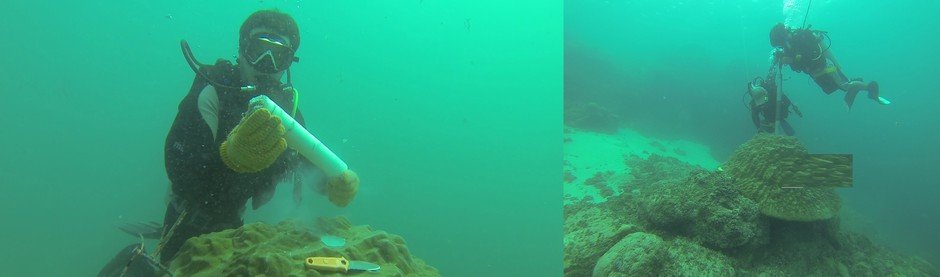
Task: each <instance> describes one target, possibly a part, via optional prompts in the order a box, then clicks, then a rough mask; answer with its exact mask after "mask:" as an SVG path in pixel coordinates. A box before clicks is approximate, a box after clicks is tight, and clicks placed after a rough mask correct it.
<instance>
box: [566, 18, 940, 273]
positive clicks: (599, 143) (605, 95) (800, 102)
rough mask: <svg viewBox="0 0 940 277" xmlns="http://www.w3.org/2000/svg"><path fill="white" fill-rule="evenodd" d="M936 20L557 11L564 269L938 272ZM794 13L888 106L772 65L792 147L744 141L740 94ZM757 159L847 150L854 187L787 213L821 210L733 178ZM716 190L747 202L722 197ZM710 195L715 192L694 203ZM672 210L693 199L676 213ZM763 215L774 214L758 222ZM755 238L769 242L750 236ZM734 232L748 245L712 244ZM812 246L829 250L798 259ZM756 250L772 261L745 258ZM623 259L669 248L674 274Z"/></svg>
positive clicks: (751, 129)
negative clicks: (784, 204)
mask: <svg viewBox="0 0 940 277" xmlns="http://www.w3.org/2000/svg"><path fill="white" fill-rule="evenodd" d="M937 10H940V4H938V3H937V2H936V1H843V0H828V1H824V0H816V1H808V0H784V1H781V0H753V1H750V0H749V1H732V0H727V1H652V0H623V1H617V0H597V1H595V0H574V1H566V2H565V50H564V51H565V103H564V105H565V123H566V131H565V133H566V134H565V146H564V149H565V150H564V151H565V171H566V172H565V203H566V207H565V217H566V224H565V225H566V241H565V255H566V258H565V259H566V264H565V267H566V269H565V272H566V275H567V276H581V275H584V274H587V275H590V274H592V273H591V272H593V274H595V275H594V276H598V275H596V274H604V273H611V272H617V270H625V271H620V273H625V274H628V275H629V274H640V273H639V272H642V270H641V269H643V268H644V266H648V265H650V264H656V265H658V266H659V267H658V268H659V269H661V270H664V271H658V274H671V273H675V274H678V273H677V272H684V273H685V274H691V273H690V272H699V274H702V273H701V271H695V270H705V271H706V272H711V273H713V274H718V275H723V274H727V273H728V272H729V271H726V270H731V272H735V273H738V274H740V273H746V274H748V273H749V274H761V273H766V274H771V275H774V274H778V273H779V274H794V275H801V274H811V275H812V274H817V275H836V274H849V273H851V274H852V275H856V274H874V275H879V274H888V272H892V271H889V270H891V268H893V270H896V271H893V273H894V274H901V275H919V274H924V275H935V274H938V273H937V271H936V267H937V266H940V251H938V249H940V237H938V236H937V235H936V234H938V233H940V201H938V200H940V198H938V197H940V196H938V195H940V186H938V185H937V184H938V181H937V180H940V173H938V172H937V171H936V170H932V169H931V168H932V167H933V165H936V164H938V162H940V146H938V144H937V143H936V142H937V141H940V125H938V124H936V122H935V120H936V118H938V115H940V114H938V113H937V109H936V105H937V104H938V103H940V96H938V94H936V93H934V92H935V91H936V89H935V88H933V87H932V85H930V83H931V80H933V79H934V77H933V76H934V75H936V73H937V72H940V57H938V56H937V55H933V54H932V53H933V52H935V49H937V47H940V37H938V36H936V35H935V34H934V33H935V31H934V28H935V26H940V19H937V17H936V16H935V11H937ZM804 18H805V22H806V23H805V25H806V26H809V27H810V28H812V29H816V30H822V31H826V32H827V33H826V36H827V38H826V39H825V42H824V45H826V46H827V48H826V49H827V50H829V51H831V53H833V54H834V56H835V57H837V58H838V63H839V64H840V65H841V68H842V69H843V71H844V72H845V74H846V76H847V77H848V78H849V79H852V78H857V77H858V78H863V81H864V82H870V81H877V82H878V84H879V85H880V95H881V96H883V97H885V98H887V99H890V101H891V102H892V103H891V104H890V105H880V104H879V103H878V102H877V101H872V100H869V99H868V97H867V95H866V93H865V92H862V93H859V96H858V98H857V99H856V100H855V101H854V105H853V106H852V107H851V108H849V107H847V105H846V103H844V102H843V96H844V95H845V92H842V91H836V92H834V93H832V94H831V95H827V94H826V93H824V92H823V91H822V89H820V87H819V86H818V85H817V84H816V83H814V82H813V79H811V78H810V77H809V76H808V75H807V74H804V73H797V72H794V71H793V70H791V69H790V67H788V66H783V68H782V71H783V72H782V75H783V80H784V81H783V85H782V87H781V90H782V91H783V93H784V94H786V95H787V96H788V97H789V98H790V99H791V100H792V102H793V103H794V104H795V105H796V106H798V107H799V109H800V110H801V111H802V117H799V116H797V115H795V114H791V115H790V117H789V118H788V119H787V121H789V122H790V124H791V125H792V127H793V129H794V130H795V134H794V137H793V138H796V139H797V140H798V141H791V140H789V139H784V138H755V137H754V136H755V134H756V129H755V126H754V124H753V123H752V121H751V116H750V113H749V110H748V109H749V108H748V101H749V100H750V99H749V97H748V95H745V94H746V93H747V89H746V86H747V84H748V82H750V81H751V80H753V79H754V78H755V77H764V76H766V75H767V74H768V69H769V68H770V67H771V57H772V56H771V55H772V54H771V50H772V49H773V47H772V46H771V45H770V40H769V33H770V31H771V28H772V27H774V25H775V24H777V23H785V24H787V25H788V26H790V27H791V28H793V29H799V28H800V27H801V26H803V25H804V23H803V22H804ZM752 138H753V140H752ZM776 147H783V148H776ZM759 149H765V150H768V151H783V149H790V150H793V151H796V152H791V154H793V155H796V156H793V157H794V158H795V157H797V156H801V155H804V154H805V153H806V151H808V153H812V154H852V155H853V160H854V163H853V168H852V170H851V171H850V172H851V173H852V175H850V176H852V177H854V178H853V181H852V184H853V186H852V187H851V188H836V189H835V192H836V193H837V197H835V198H833V196H832V194H830V192H829V191H828V190H827V191H825V192H823V190H820V194H818V195H817V196H818V197H820V198H819V199H830V200H826V201H830V202H826V201H824V200H819V201H809V202H800V201H797V202H791V203H803V204H801V205H803V206H802V207H807V208H808V209H813V210H817V211H819V212H821V213H819V214H815V215H809V214H807V215H799V216H797V215H793V214H788V213H787V211H784V210H780V209H776V208H773V207H770V206H768V205H769V204H768V203H771V202H773V201H770V200H768V199H769V198H772V197H771V196H768V195H772V192H759V190H757V189H754V187H753V186H750V185H746V184H742V182H741V181H740V180H741V178H744V179H748V178H756V177H754V176H749V175H748V174H747V173H744V172H747V171H748V170H742V168H746V167H742V166H741V161H746V160H749V159H754V158H755V157H768V156H762V155H765V154H766V153H765V154H761V153H762V152H760V151H758V150H759ZM801 149H802V150H801ZM788 151H789V150H788ZM773 153H777V152H773ZM780 153H783V152H780ZM799 153H803V154H799ZM774 155H778V154H774ZM781 155H782V154H781ZM778 157H783V156H778ZM791 161H792V160H791ZM751 166H753V167H754V168H757V169H754V168H751V170H762V169H760V168H761V167H762V165H751ZM766 166H769V168H770V167H772V168H777V169H780V168H787V167H786V165H785V164H781V165H774V164H769V165H766ZM693 168H701V169H702V170H706V172H698V173H696V172H697V171H695V170H692V169H693ZM690 170H691V172H692V173H689V172H690ZM707 172H711V173H707ZM762 172H763V171H762ZM768 172H773V171H772V170H771V171H768ZM778 173H783V174H789V173H787V172H786V170H783V171H780V172H778ZM778 173H774V174H778ZM790 173H792V172H790ZM843 173H845V171H842V173H839V174H843ZM768 174H770V173H768ZM722 176H731V177H733V179H734V180H738V181H735V182H731V181H729V180H727V179H724V178H725V177H722ZM780 176H784V175H780ZM748 180H751V179H748ZM726 185H727V186H732V185H733V186H737V187H738V188H740V189H741V195H740V196H738V195H736V194H733V193H731V192H730V191H727V190H721V189H722V188H723V186H726ZM722 193H730V194H722ZM703 194H704V195H710V196H712V197H717V196H716V195H718V196H721V195H723V196H721V197H718V198H707V197H706V198H701V199H700V198H689V197H698V196H701V195H703ZM824 195H825V196H824ZM741 196H743V198H742V197H741ZM683 197H685V198H683ZM722 197H724V198H722ZM670 199H673V200H670ZM675 199H692V200H691V201H683V202H682V205H679V204H677V203H673V202H669V201H676V200H675ZM695 199H697V200H695ZM778 200H779V199H778ZM789 200H793V201H796V200H794V199H789ZM804 200H805V199H804ZM839 200H841V202H839ZM697 201H698V202H697ZM749 201H750V202H755V204H757V206H758V208H760V209H759V211H760V212H761V214H762V215H761V216H755V215H754V214H753V211H749V209H752V208H748V207H750V204H746V203H749ZM801 201H802V200H801ZM669 203H673V204H675V205H670V204H669ZM840 203H841V204H840ZM677 205H678V206H677ZM696 205H699V206H696ZM840 207H841V208H840ZM729 209H731V210H729ZM692 210H694V211H698V212H700V213H699V214H695V213H690V212H689V211H692ZM827 210H828V211H827ZM833 211H838V213H837V214H832V213H831V212H833ZM625 215H626V216H625ZM719 216H724V217H723V218H724V219H725V220H731V221H723V220H720V219H719ZM767 218H778V219H773V220H771V221H770V222H771V223H770V224H771V226H770V227H766V226H767V225H762V224H767V222H766V221H765V220H769V219H767ZM779 218H784V219H783V220H780V219H779ZM819 218H835V219H834V220H823V221H817V220H816V219H819ZM732 219H733V220H732ZM811 219H812V220H811ZM787 220H797V221H805V220H810V221H813V222H816V223H804V224H806V225H805V226H803V227H799V226H798V225H800V224H788V223H785V222H787ZM593 222H604V223H593ZM781 222H784V223H781ZM821 222H827V223H826V224H835V225H833V226H823V225H821V224H824V223H821ZM709 224H720V226H724V227H722V228H724V229H709V228H718V227H715V226H714V225H709ZM735 224H740V225H735ZM755 224H756V225H755ZM575 226H578V227H575ZM609 226H614V227H609ZM618 226H619V227H618ZM812 228H817V229H814V230H816V231H812V232H809V233H804V232H806V231H807V230H810V229H812ZM679 230H685V231H679ZM766 231H769V232H771V233H770V235H769V236H770V238H772V239H771V241H772V242H773V241H776V244H773V243H772V244H770V245H767V244H763V242H761V240H762V238H763V239H766V238H767V237H764V236H763V235H761V234H763V233H762V232H766ZM827 232H828V234H829V235H826V236H829V237H828V238H824V237H818V236H819V234H825V233H827ZM732 234H736V235H735V236H739V237H738V239H741V240H730V241H729V240H722V239H721V238H724V239H728V238H729V237H723V236H725V235H732ZM810 234H816V235H810ZM590 235H594V237H590ZM804 235H805V236H804ZM716 236H717V237H716ZM621 238H623V239H621ZM745 238H747V239H745ZM823 241H829V242H831V243H833V245H836V246H820V247H818V248H816V246H812V247H810V246H807V247H810V248H809V249H808V250H807V249H804V250H803V252H800V251H798V250H795V249H794V247H795V245H797V243H798V242H802V243H808V244H807V245H814V244H812V242H823ZM585 245H591V246H594V247H596V248H599V249H601V250H597V251H588V250H584V249H585ZM748 245H750V246H748ZM754 245H760V246H761V247H764V249H769V250H766V251H764V252H761V251H755V250H753V249H752V248H748V247H756V246H754ZM631 247H632V248H633V249H637V247H639V248H640V249H644V250H646V251H648V252H655V251H654V250H656V249H664V250H663V251H664V252H662V253H667V254H663V255H667V256H668V257H670V258H669V259H666V260H668V261H669V262H664V260H659V259H662V257H652V255H651V256H648V257H647V256H630V255H631V254H630V253H631V252H627V250H626V249H630V248H631ZM605 249H610V251H606V250H605ZM617 249H620V250H623V251H621V252H618V250H617ZM605 252H606V254H605ZM677 253H692V254H688V255H686V256H683V255H679V254H677ZM742 253H746V254H742ZM784 254H793V255H803V256H802V257H805V258H803V259H800V258H792V257H791V258H788V257H787V256H786V255H784ZM669 255H671V256H669ZM677 255H678V256H677ZM689 255H691V256H689ZM775 255H776V256H775ZM683 259H685V260H683ZM774 259H776V260H774ZM814 259H816V261H814ZM696 260H698V261H702V262H701V263H695V262H694V261H696ZM614 261H619V262H620V263H621V264H619V266H620V267H618V266H617V264H615V263H614ZM770 261H776V263H780V264H784V263H785V264H789V265H790V267H780V268H775V267H773V266H767V262H770ZM630 262H632V263H630ZM644 262H646V263H645V264H644ZM671 262H674V263H671ZM683 262H685V263H683ZM742 263H743V264H746V265H747V266H743V267H737V268H734V267H731V266H728V267H725V265H730V264H739V265H740V264H742ZM771 263H773V262H771ZM627 264H630V265H631V266H633V267H630V268H629V269H630V270H639V271H629V270H628V268H627V267H626V265H627ZM595 266H596V267H595ZM671 266H672V267H671ZM683 266H685V267H683ZM697 266H699V267H697ZM708 266H712V267H710V268H708ZM684 270H686V271H684ZM814 270H815V271H814ZM907 270H911V271H907ZM598 272H601V273H598ZM693 275H694V274H693Z"/></svg>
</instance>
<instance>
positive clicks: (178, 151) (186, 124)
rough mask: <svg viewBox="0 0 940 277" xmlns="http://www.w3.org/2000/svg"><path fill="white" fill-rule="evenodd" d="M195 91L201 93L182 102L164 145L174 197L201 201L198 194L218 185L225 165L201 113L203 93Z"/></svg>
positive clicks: (217, 145) (196, 93)
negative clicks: (218, 177)
mask: <svg viewBox="0 0 940 277" xmlns="http://www.w3.org/2000/svg"><path fill="white" fill-rule="evenodd" d="M197 79H198V78H197ZM198 82H199V80H197V81H196V83H198ZM196 83H194V86H196V85H197V84H196ZM203 83H204V82H203ZM192 91H197V92H195V93H190V94H189V95H187V96H186V97H185V98H184V99H183V101H182V102H181V103H180V105H179V111H178V112H177V115H176V119H175V120H174V121H173V125H172V127H170V132H169V134H167V137H166V143H165V145H164V163H165V166H166V173H167V177H169V179H170V182H171V183H172V189H173V194H175V195H177V196H180V197H183V199H186V200H190V201H193V200H197V199H196V198H197V196H198V195H200V194H204V193H206V192H207V191H208V188H209V186H211V184H213V183H217V182H215V181H214V180H215V179H216V176H215V173H217V172H224V171H222V169H224V166H225V165H224V164H223V163H222V159H221V157H220V155H219V145H220V143H219V142H217V141H216V139H215V138H214V134H213V130H212V128H210V126H209V125H208V124H207V123H206V121H205V119H203V116H202V114H201V113H200V111H199V109H200V108H199V95H200V94H201V92H202V91H203V90H195V89H194V90H192Z"/></svg>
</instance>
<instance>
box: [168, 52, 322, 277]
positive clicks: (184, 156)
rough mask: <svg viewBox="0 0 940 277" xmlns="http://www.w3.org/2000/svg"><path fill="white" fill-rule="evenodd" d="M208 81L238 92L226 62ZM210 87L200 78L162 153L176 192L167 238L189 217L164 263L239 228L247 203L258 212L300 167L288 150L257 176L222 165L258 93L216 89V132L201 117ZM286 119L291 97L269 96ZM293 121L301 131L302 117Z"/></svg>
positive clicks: (214, 68) (234, 71) (211, 72)
mask: <svg viewBox="0 0 940 277" xmlns="http://www.w3.org/2000/svg"><path fill="white" fill-rule="evenodd" d="M203 70H205V72H206V73H207V75H208V76H210V77H209V78H213V80H216V81H217V82H221V83H223V84H226V85H234V86H240V85H241V81H240V80H239V76H240V75H239V74H238V70H237V67H236V66H232V65H230V64H228V63H227V62H219V63H216V65H215V66H212V67H207V68H204V69H203ZM207 86H209V84H208V83H207V82H206V80H205V79H203V78H202V77H200V76H198V75H197V76H196V79H195V80H194V81H193V85H192V87H191V88H190V90H189V94H188V95H186V97H185V98H183V100H182V102H181V103H180V105H179V112H178V113H177V115H176V119H175V120H174V122H173V126H172V127H171V128H170V132H169V134H168V135H167V137H166V144H165V148H164V153H165V163H166V172H167V176H168V177H169V179H170V182H171V186H172V193H173V195H172V197H171V201H170V204H168V205H167V209H166V215H165V218H164V223H163V224H164V236H166V232H167V231H168V230H169V229H170V226H172V225H173V224H174V223H175V222H176V221H177V218H178V216H179V215H180V213H181V212H182V211H183V210H184V209H185V210H186V212H187V215H186V216H185V217H184V219H183V220H182V221H181V224H180V225H179V226H177V227H176V229H175V230H174V233H173V235H172V237H170V238H169V239H168V240H167V242H166V244H165V245H164V248H163V250H162V252H161V253H160V256H161V257H160V261H161V263H164V264H165V263H167V262H168V261H170V260H171V259H172V258H173V256H174V255H176V253H177V251H179V249H180V247H181V246H182V245H183V243H184V242H185V241H186V240H187V239H189V238H191V237H194V236H198V235H201V234H206V233H210V232H216V231H221V230H224V229H230V228H237V227H240V226H241V225H242V224H243V222H242V218H241V216H242V213H243V212H244V209H245V204H246V203H247V201H248V199H249V198H252V206H253V207H254V208H258V207H259V206H261V205H262V204H264V203H265V202H267V200H268V199H270V196H271V193H272V192H273V190H274V186H275V185H276V181H277V180H278V179H279V177H281V176H284V174H285V173H287V172H289V171H288V170H289V169H291V168H293V166H294V165H295V163H297V162H299V161H300V160H301V159H298V158H297V157H298V155H297V154H296V152H295V151H294V150H291V149H288V150H287V151H285V152H284V153H283V154H281V156H280V157H279V158H278V159H277V161H275V162H274V164H272V165H271V166H270V167H268V168H266V169H264V170H262V171H260V172H257V173H248V174H245V173H236V172H235V171H232V170H231V169H229V168H228V167H227V166H225V164H224V163H223V162H222V159H221V157H220V155H219V146H220V145H221V144H222V142H224V141H225V139H226V137H227V135H228V134H229V132H231V131H232V129H233V128H235V126H236V125H237V124H238V123H239V121H240V120H241V118H242V115H243V114H244V113H245V112H247V110H248V101H249V100H250V99H251V98H253V97H255V96H258V95H260V93H259V92H253V93H249V92H243V91H239V90H236V89H225V88H222V87H213V88H214V89H215V91H216V94H217V96H218V101H217V105H215V107H217V109H214V110H216V111H217V112H216V114H217V119H218V120H217V122H218V124H217V126H218V127H217V129H216V132H215V135H213V130H212V128H210V125H211V124H212V123H211V122H209V121H208V120H207V119H205V118H204V115H202V114H201V113H200V105H205V104H204V103H202V102H201V101H200V99H199V98H200V93H201V92H202V91H203V89H205V88H206V87H207ZM265 95H268V97H270V98H271V99H272V100H273V101H275V102H276V103H278V105H279V106H281V108H283V109H284V110H285V111H288V113H290V112H291V109H293V105H294V103H293V101H294V99H293V96H294V95H293V93H292V92H285V91H277V92H272V93H265ZM294 118H295V119H296V120H297V121H298V123H300V124H301V125H302V126H303V124H304V121H303V117H302V116H301V115H300V112H297V113H296V114H295V115H294Z"/></svg>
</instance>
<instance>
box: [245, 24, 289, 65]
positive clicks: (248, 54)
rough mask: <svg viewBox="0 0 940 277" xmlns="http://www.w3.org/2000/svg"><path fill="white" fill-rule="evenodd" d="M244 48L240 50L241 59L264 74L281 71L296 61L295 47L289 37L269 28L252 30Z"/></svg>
mask: <svg viewBox="0 0 940 277" xmlns="http://www.w3.org/2000/svg"><path fill="white" fill-rule="evenodd" d="M248 37H249V39H248V41H247V42H246V43H244V45H241V47H244V49H241V51H239V52H240V53H241V57H240V58H241V59H242V60H243V61H244V62H246V63H247V64H250V65H251V66H250V67H251V68H252V69H253V70H254V71H257V72H260V73H263V74H277V73H281V72H283V71H285V70H287V68H289V67H290V65H291V63H292V62H293V61H294V49H293V48H292V46H291V45H292V44H291V43H292V42H291V41H290V39H289V38H287V37H285V36H282V35H279V34H277V33H276V32H274V31H273V30H271V29H268V28H256V29H253V30H251V32H249V35H248Z"/></svg>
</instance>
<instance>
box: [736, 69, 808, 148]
mask: <svg viewBox="0 0 940 277" xmlns="http://www.w3.org/2000/svg"><path fill="white" fill-rule="evenodd" d="M773 76H774V71H773V70H771V73H770V74H769V77H768V79H761V78H760V77H757V78H754V80H753V81H751V82H750V83H748V84H747V93H745V96H750V97H751V100H750V101H748V102H747V104H746V106H747V108H748V110H750V111H751V121H753V122H754V127H755V128H757V132H758V133H769V134H773V133H775V131H776V126H777V125H776V124H777V123H779V124H780V128H781V129H782V131H783V132H784V134H786V135H788V136H793V135H796V131H794V130H793V127H792V126H791V125H790V123H789V122H787V117H789V115H790V110H791V109H792V110H793V113H796V115H797V116H799V117H801V118H802V117H803V113H802V112H800V109H799V108H798V107H797V106H796V105H794V104H793V102H792V101H790V98H789V97H787V95H786V94H783V93H779V94H780V98H779V100H778V98H777V94H778V90H777V84H775V83H774V82H773ZM777 101H780V102H779V103H780V105H779V107H778V105H777ZM777 111H780V116H779V117H778V116H777ZM775 119H776V120H775Z"/></svg>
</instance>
